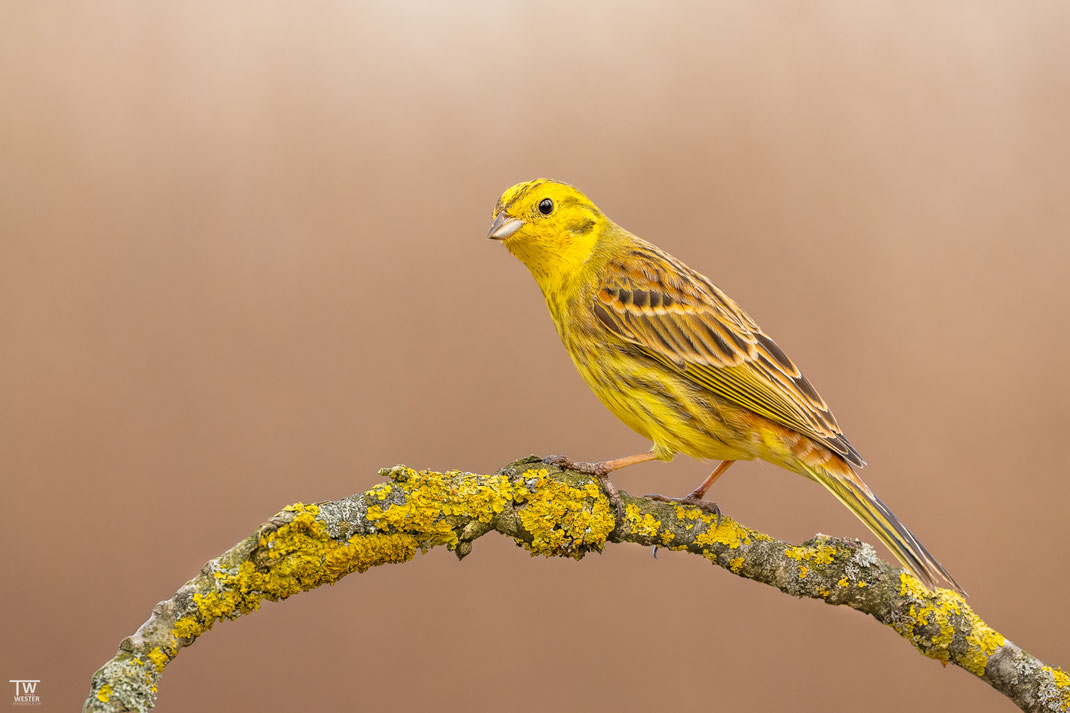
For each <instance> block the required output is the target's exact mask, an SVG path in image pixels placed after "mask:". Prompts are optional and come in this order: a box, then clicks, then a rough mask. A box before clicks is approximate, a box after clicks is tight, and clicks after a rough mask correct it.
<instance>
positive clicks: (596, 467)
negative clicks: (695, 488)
mask: <svg viewBox="0 0 1070 713" xmlns="http://www.w3.org/2000/svg"><path fill="white" fill-rule="evenodd" d="M657 458H658V457H657V456H656V455H654V451H647V452H646V453H637V454H635V455H634V456H625V457H624V458H614V459H613V460H604V461H602V462H601V463H588V462H587V461H582V460H572V459H571V458H569V457H568V456H546V457H545V458H543V459H542V462H543V463H546V464H547V465H556V466H557V467H558V468H563V469H565V470H571V471H574V472H576V473H586V474H587V475H593V476H594V477H596V478H598V481H599V482H600V483H601V484H602V488H603V489H605V491H606V495H607V496H608V497H609V502H611V503H613V506H614V507H615V508H616V509H617V519H618V520H623V519H624V505H623V504H622V503H621V500H620V492H619V491H618V490H617V486H615V485H613V483H612V482H610V480H609V474H610V473H612V472H613V471H615V470H620V469H621V468H624V467H625V466H629V465H635V464H636V463H646V462H647V461H651V460H657ZM711 482H712V481H711ZM706 487H709V486H706ZM701 497H702V496H701V494H700V495H699V498H700V499H701Z"/></svg>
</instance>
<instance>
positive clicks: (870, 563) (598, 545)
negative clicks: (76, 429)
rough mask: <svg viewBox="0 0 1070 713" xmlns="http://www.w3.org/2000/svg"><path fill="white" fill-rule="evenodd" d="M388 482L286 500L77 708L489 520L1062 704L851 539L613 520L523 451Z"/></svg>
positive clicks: (651, 508)
mask: <svg viewBox="0 0 1070 713" xmlns="http://www.w3.org/2000/svg"><path fill="white" fill-rule="evenodd" d="M380 473H381V474H382V475H385V476H388V477H389V478H390V482H387V483H382V484H380V485H377V486H375V487H373V488H372V489H371V490H369V491H367V492H365V493H360V494H357V495H352V496H350V497H348V498H344V499H342V500H337V501H331V502H323V503H318V504H316V505H303V504H301V503H297V504H295V505H290V506H289V507H287V508H285V509H284V510H283V511H282V512H280V513H278V514H277V515H276V516H275V517H273V518H272V519H271V520H269V521H268V522H266V523H264V524H263V525H261V526H260V528H259V529H258V530H257V531H256V532H255V533H253V534H252V535H250V536H249V537H247V538H245V539H244V540H242V541H241V542H239V543H238V544H236V545H235V546H234V547H232V548H230V549H229V550H227V551H226V552H224V553H223V554H221V555H220V556H219V557H216V558H215V559H213V560H211V561H209V562H208V563H207V564H206V565H205V566H204V567H203V568H202V569H201V572H200V573H199V574H198V575H197V576H196V577H194V578H193V579H191V580H190V581H189V582H187V583H186V584H185V585H183V586H182V588H181V589H179V590H178V591H177V592H176V593H175V595H174V596H173V597H171V598H170V599H168V600H166V601H163V602H160V603H159V604H157V605H156V606H155V607H153V610H152V616H151V617H149V620H148V621H146V622H145V623H144V624H142V625H141V627H139V628H138V630H137V631H136V632H135V633H134V634H133V635H132V636H129V637H127V638H126V639H123V641H122V643H120V644H119V651H118V653H117V654H116V655H115V657H114V658H112V659H111V660H110V661H108V662H107V663H106V664H104V666H102V667H101V668H100V670H98V671H97V672H96V673H95V674H94V675H93V682H92V688H91V690H90V695H89V697H88V698H87V699H86V702H85V706H84V708H83V710H84V711H93V712H97V711H100V712H104V711H147V710H150V709H151V708H152V707H153V706H154V705H155V703H156V691H157V684H158V683H159V680H160V676H161V675H162V673H163V670H164V667H166V666H167V664H168V663H169V662H170V661H172V660H173V659H174V658H175V656H177V655H178V652H179V651H181V650H182V649H183V648H185V647H187V646H189V645H190V644H192V643H193V642H194V641H196V640H197V639H198V638H199V637H200V636H201V635H203V634H204V633H205V632H207V631H208V630H210V629H211V628H212V626H213V625H214V624H215V623H216V622H217V621H220V620H221V619H236V618H237V617H239V616H241V615H242V614H248V613H249V612H253V611H256V609H258V608H259V606H260V603H261V602H262V601H264V600H265V599H266V600H269V601H278V600H280V599H285V598H287V597H289V596H290V595H292V594H297V593H298V592H302V591H306V590H309V589H313V588H315V587H319V586H321V585H323V584H333V583H334V582H337V581H338V580H339V579H341V578H342V577H344V576H345V575H347V574H349V573H350V572H364V571H365V570H367V569H369V568H371V567H375V566H377V565H382V564H390V563H401V562H407V561H409V560H410V559H412V558H413V557H414V556H415V554H416V551H417V550H422V551H427V550H429V549H431V548H432V547H436V546H439V545H444V546H445V547H447V548H448V549H450V550H452V551H453V552H455V553H456V554H457V557H458V558H463V557H464V556H465V555H467V554H468V553H469V552H471V551H472V541H473V540H475V539H477V538H479V537H482V536H483V535H485V534H486V533H488V532H491V531H496V532H499V533H501V534H503V535H506V536H507V537H512V538H513V539H514V540H516V542H517V543H518V544H520V545H521V546H523V547H524V548H525V549H527V550H528V551H530V552H531V553H532V554H533V555H544V556H547V557H551V556H553V557H572V558H575V559H580V558H582V557H583V556H584V555H585V554H587V553H588V552H597V551H599V550H601V549H602V547H603V546H604V545H605V544H606V543H607V542H633V543H636V544H639V545H643V546H646V547H650V546H654V547H664V548H666V549H671V550H683V551H686V552H690V553H692V554H697V555H701V556H703V557H705V558H707V559H709V560H710V561H711V562H713V563H714V564H716V565H718V566H720V567H723V568H725V569H727V570H729V571H731V572H733V573H735V574H737V575H739V576H741V577H746V578H747V579H753V580H755V581H758V582H762V583H764V584H768V585H770V586H773V587H776V588H778V589H780V590H781V591H783V592H785V593H787V594H791V595H794V596H797V597H810V598H813V599H820V600H822V601H824V602H826V603H828V604H832V605H843V606H848V607H851V608H852V609H857V610H859V611H861V612H865V613H866V614H869V615H871V616H872V617H874V618H875V619H877V620H878V621H880V622H881V623H883V624H886V625H888V626H890V627H892V628H893V629H895V630H896V631H897V632H899V634H900V635H902V636H903V638H905V639H907V641H909V642H910V643H911V644H912V645H913V646H914V647H915V648H916V649H918V651H920V652H921V653H923V654H925V655H926V656H929V657H931V658H934V659H936V660H938V661H941V662H943V663H944V664H945V665H946V664H948V663H953V664H955V665H956V666H960V667H962V668H964V669H966V670H967V671H969V672H970V673H972V674H974V675H975V676H977V677H979V678H981V679H982V680H984V681H985V682H987V683H988V684H989V685H990V686H992V687H993V688H995V689H996V690H997V691H999V692H1000V693H1002V694H1003V695H1004V696H1006V697H1007V698H1009V699H1011V700H1012V701H1014V703H1016V704H1017V705H1018V706H1019V707H1020V708H1021V709H1022V710H1024V711H1047V712H1050V711H1059V712H1062V713H1070V675H1067V674H1066V673H1065V672H1063V671H1062V670H1060V669H1057V668H1052V667H1050V666H1046V665H1045V664H1044V663H1043V662H1042V661H1040V660H1039V659H1037V658H1035V657H1034V656H1032V655H1031V654H1029V653H1027V652H1025V651H1023V650H1022V649H1021V648H1019V647H1018V646H1016V645H1014V644H1013V643H1011V642H1010V641H1008V640H1007V639H1005V638H1004V637H1003V635H1002V634H1000V633H999V632H997V631H995V630H993V629H992V628H991V627H989V626H988V625H987V624H985V623H984V622H983V621H982V620H981V618H980V617H978V616H977V615H976V614H974V613H973V611H972V610H971V609H970V607H969V606H968V605H967V604H966V602H965V600H963V599H962V597H960V596H959V595H958V594H956V593H954V592H952V591H950V590H947V589H941V590H939V591H938V592H936V593H933V592H929V591H928V590H926V589H925V588H924V587H923V586H922V585H921V583H920V582H919V581H918V580H917V579H915V578H914V577H913V576H912V575H910V574H908V573H907V572H905V571H903V570H902V569H901V568H899V567H898V566H896V565H892V564H889V563H887V562H884V561H882V560H880V559H879V558H878V557H877V555H876V553H875V551H874V550H873V548H872V547H871V546H870V545H868V544H866V543H864V542H859V541H857V540H839V539H834V538H829V537H825V536H823V535H819V536H817V537H815V538H813V539H811V540H808V541H806V542H804V543H802V544H801V545H793V544H791V543H788V542H784V541H781V540H776V539H773V538H772V537H770V536H769V535H765V534H762V533H760V532H757V531H755V530H752V529H750V528H748V527H745V526H744V525H741V524H739V523H738V522H736V521H734V520H732V519H731V518H728V517H723V518H722V519H721V521H720V523H719V524H718V525H717V526H716V527H715V526H714V523H713V518H712V516H710V515H709V514H707V513H705V512H703V511H701V510H699V509H698V508H694V507H687V506H681V505H676V504H672V503H660V502H654V501H652V500H646V499H643V498H633V497H630V496H628V495H626V494H624V493H621V495H622V497H623V500H624V503H625V517H624V521H623V522H621V523H616V522H615V518H614V516H613V512H612V510H611V508H610V506H609V503H608V501H607V499H606V497H605V495H604V494H603V492H602V491H601V490H600V489H599V486H598V483H597V481H596V480H593V479H592V478H590V477H589V476H586V475H580V474H577V473H573V472H570V471H561V470H559V469H557V468H555V467H548V466H546V465H544V464H543V463H542V462H541V461H539V459H538V458H535V457H534V456H532V457H529V458H525V459H523V460H520V461H517V462H515V463H512V464H510V465H508V466H506V467H505V468H503V469H502V470H501V471H500V472H499V473H498V474H496V475H475V474H471V473H459V472H455V471H450V472H447V473H435V472H428V471H424V472H416V471H414V470H412V469H410V468H406V467H404V466H396V467H394V468H390V469H384V470H382V471H380Z"/></svg>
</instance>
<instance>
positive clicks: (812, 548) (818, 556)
mask: <svg viewBox="0 0 1070 713" xmlns="http://www.w3.org/2000/svg"><path fill="white" fill-rule="evenodd" d="M784 554H785V555H786V556H787V557H790V558H791V559H793V560H798V561H800V562H804V561H805V562H813V564H831V563H832V561H833V559H834V558H835V557H836V548H835V547H833V546H832V545H826V544H818V545H808V546H806V547H789V548H787V549H786V550H784Z"/></svg>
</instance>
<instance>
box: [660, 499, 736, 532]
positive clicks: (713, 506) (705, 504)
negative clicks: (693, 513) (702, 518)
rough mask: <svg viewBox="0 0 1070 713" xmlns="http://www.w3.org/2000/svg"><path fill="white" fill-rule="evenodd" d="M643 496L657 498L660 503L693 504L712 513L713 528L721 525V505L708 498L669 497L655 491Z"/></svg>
mask: <svg viewBox="0 0 1070 713" xmlns="http://www.w3.org/2000/svg"><path fill="white" fill-rule="evenodd" d="M643 497H645V498H648V499H650V500H657V501H658V502H660V503H678V504H680V505H693V506H695V507H697V508H699V509H701V510H705V511H706V512H708V513H710V514H711V515H713V529H715V530H716V529H717V528H718V527H720V526H721V506H720V505H718V504H717V503H711V502H710V501H709V500H703V499H702V498H700V497H698V496H697V495H693V494H691V495H685V496H684V497H682V498H670V497H669V496H667V495H658V494H657V493H648V494H647V495H644V496H643Z"/></svg>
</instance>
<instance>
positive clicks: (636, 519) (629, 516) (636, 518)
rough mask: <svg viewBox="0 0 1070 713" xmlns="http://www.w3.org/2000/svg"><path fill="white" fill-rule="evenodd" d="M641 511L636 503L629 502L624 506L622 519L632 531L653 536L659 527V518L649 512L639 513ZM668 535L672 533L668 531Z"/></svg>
mask: <svg viewBox="0 0 1070 713" xmlns="http://www.w3.org/2000/svg"><path fill="white" fill-rule="evenodd" d="M641 513H642V511H641V510H640V509H639V506H638V505H633V504H632V503H629V504H628V505H625V506H624V520H625V522H626V523H627V524H628V525H629V526H630V527H631V528H632V531H633V532H635V534H637V535H644V536H646V537H654V536H656V535H657V534H658V530H659V528H660V527H661V520H658V519H657V518H655V517H654V516H653V515H651V514H650V513H647V514H646V515H641ZM669 534H670V537H671V535H672V533H669Z"/></svg>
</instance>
